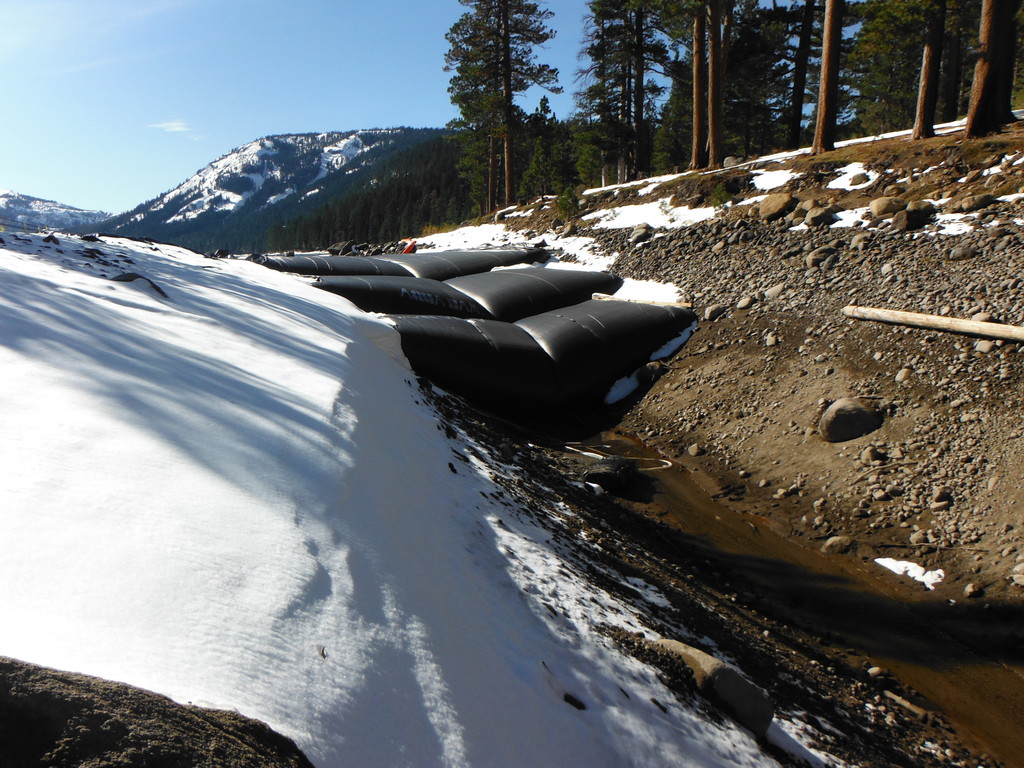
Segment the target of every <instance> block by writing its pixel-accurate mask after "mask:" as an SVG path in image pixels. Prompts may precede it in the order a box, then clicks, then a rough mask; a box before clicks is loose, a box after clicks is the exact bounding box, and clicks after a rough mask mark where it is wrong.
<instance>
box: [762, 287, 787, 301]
mask: <svg viewBox="0 0 1024 768" xmlns="http://www.w3.org/2000/svg"><path fill="white" fill-rule="evenodd" d="M784 290H786V284H785V283H779V284H778V285H773V286H772V287H771V288H769V289H767V290H766V291H765V292H764V297H765V298H766V299H777V298H779V296H781V295H782V292H783V291H784Z"/></svg>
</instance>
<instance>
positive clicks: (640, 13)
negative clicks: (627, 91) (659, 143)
mask: <svg viewBox="0 0 1024 768" xmlns="http://www.w3.org/2000/svg"><path fill="white" fill-rule="evenodd" d="M646 14H647V10H646V8H645V7H644V5H643V4H642V3H641V4H639V5H638V6H637V7H636V9H635V10H634V11H633V142H634V145H635V150H634V151H635V157H636V168H635V169H634V170H635V171H636V172H637V173H641V174H642V173H646V172H648V171H649V170H650V165H651V157H650V151H649V148H648V142H647V118H646V115H645V114H644V112H645V110H644V96H645V93H646V90H645V88H644V79H645V77H646V75H647V62H646V56H645V51H644V26H645V24H646Z"/></svg>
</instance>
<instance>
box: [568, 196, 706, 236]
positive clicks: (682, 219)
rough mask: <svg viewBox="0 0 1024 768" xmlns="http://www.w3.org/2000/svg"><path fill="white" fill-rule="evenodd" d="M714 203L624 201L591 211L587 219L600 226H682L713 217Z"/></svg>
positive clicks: (621, 227) (601, 227)
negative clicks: (706, 204)
mask: <svg viewBox="0 0 1024 768" xmlns="http://www.w3.org/2000/svg"><path fill="white" fill-rule="evenodd" d="M714 215H715V208H714V207H710V206H709V207H706V208H689V207H687V206H678V207H677V206H673V205H672V202H671V198H664V199H661V200H656V201H653V202H650V203H641V204H640V205H623V206H619V207H617V208H606V209H603V210H599V211H595V212H594V213H588V214H587V215H586V216H584V217H583V219H584V220H585V221H590V222H593V223H594V226H595V227H596V228H597V229H627V228H633V227H637V226H639V225H641V224H649V225H651V226H652V227H663V228H679V227H686V226H689V225H691V224H696V223H698V222H701V221H705V220H707V219H710V218H713V217H714Z"/></svg>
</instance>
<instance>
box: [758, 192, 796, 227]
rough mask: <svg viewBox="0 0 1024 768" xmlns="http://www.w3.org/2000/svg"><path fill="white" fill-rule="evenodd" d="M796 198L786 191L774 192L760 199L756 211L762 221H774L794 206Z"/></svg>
mask: <svg viewBox="0 0 1024 768" xmlns="http://www.w3.org/2000/svg"><path fill="white" fill-rule="evenodd" d="M796 203H797V200H796V198H795V197H793V196H792V195H791V194H789V193H788V192H776V193H775V194H771V195H768V197H766V198H765V199H764V200H762V201H761V207H760V208H759V209H758V213H759V214H760V215H761V218H762V219H763V220H764V221H775V220H776V219H780V218H782V217H783V216H785V215H786V214H787V213H789V212H790V211H791V210H793V208H795V207H796Z"/></svg>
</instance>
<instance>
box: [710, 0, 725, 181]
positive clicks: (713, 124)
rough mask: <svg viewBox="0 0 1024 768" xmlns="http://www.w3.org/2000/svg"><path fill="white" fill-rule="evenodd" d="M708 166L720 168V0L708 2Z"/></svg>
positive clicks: (721, 67) (721, 64)
mask: <svg viewBox="0 0 1024 768" xmlns="http://www.w3.org/2000/svg"><path fill="white" fill-rule="evenodd" d="M708 10H709V14H708V168H721V167H722V155H723V153H724V147H723V146H722V144H723V142H722V80H723V77H722V75H723V72H722V70H723V64H724V62H723V58H724V57H723V55H722V54H723V51H722V0H710V1H709V2H708Z"/></svg>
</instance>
